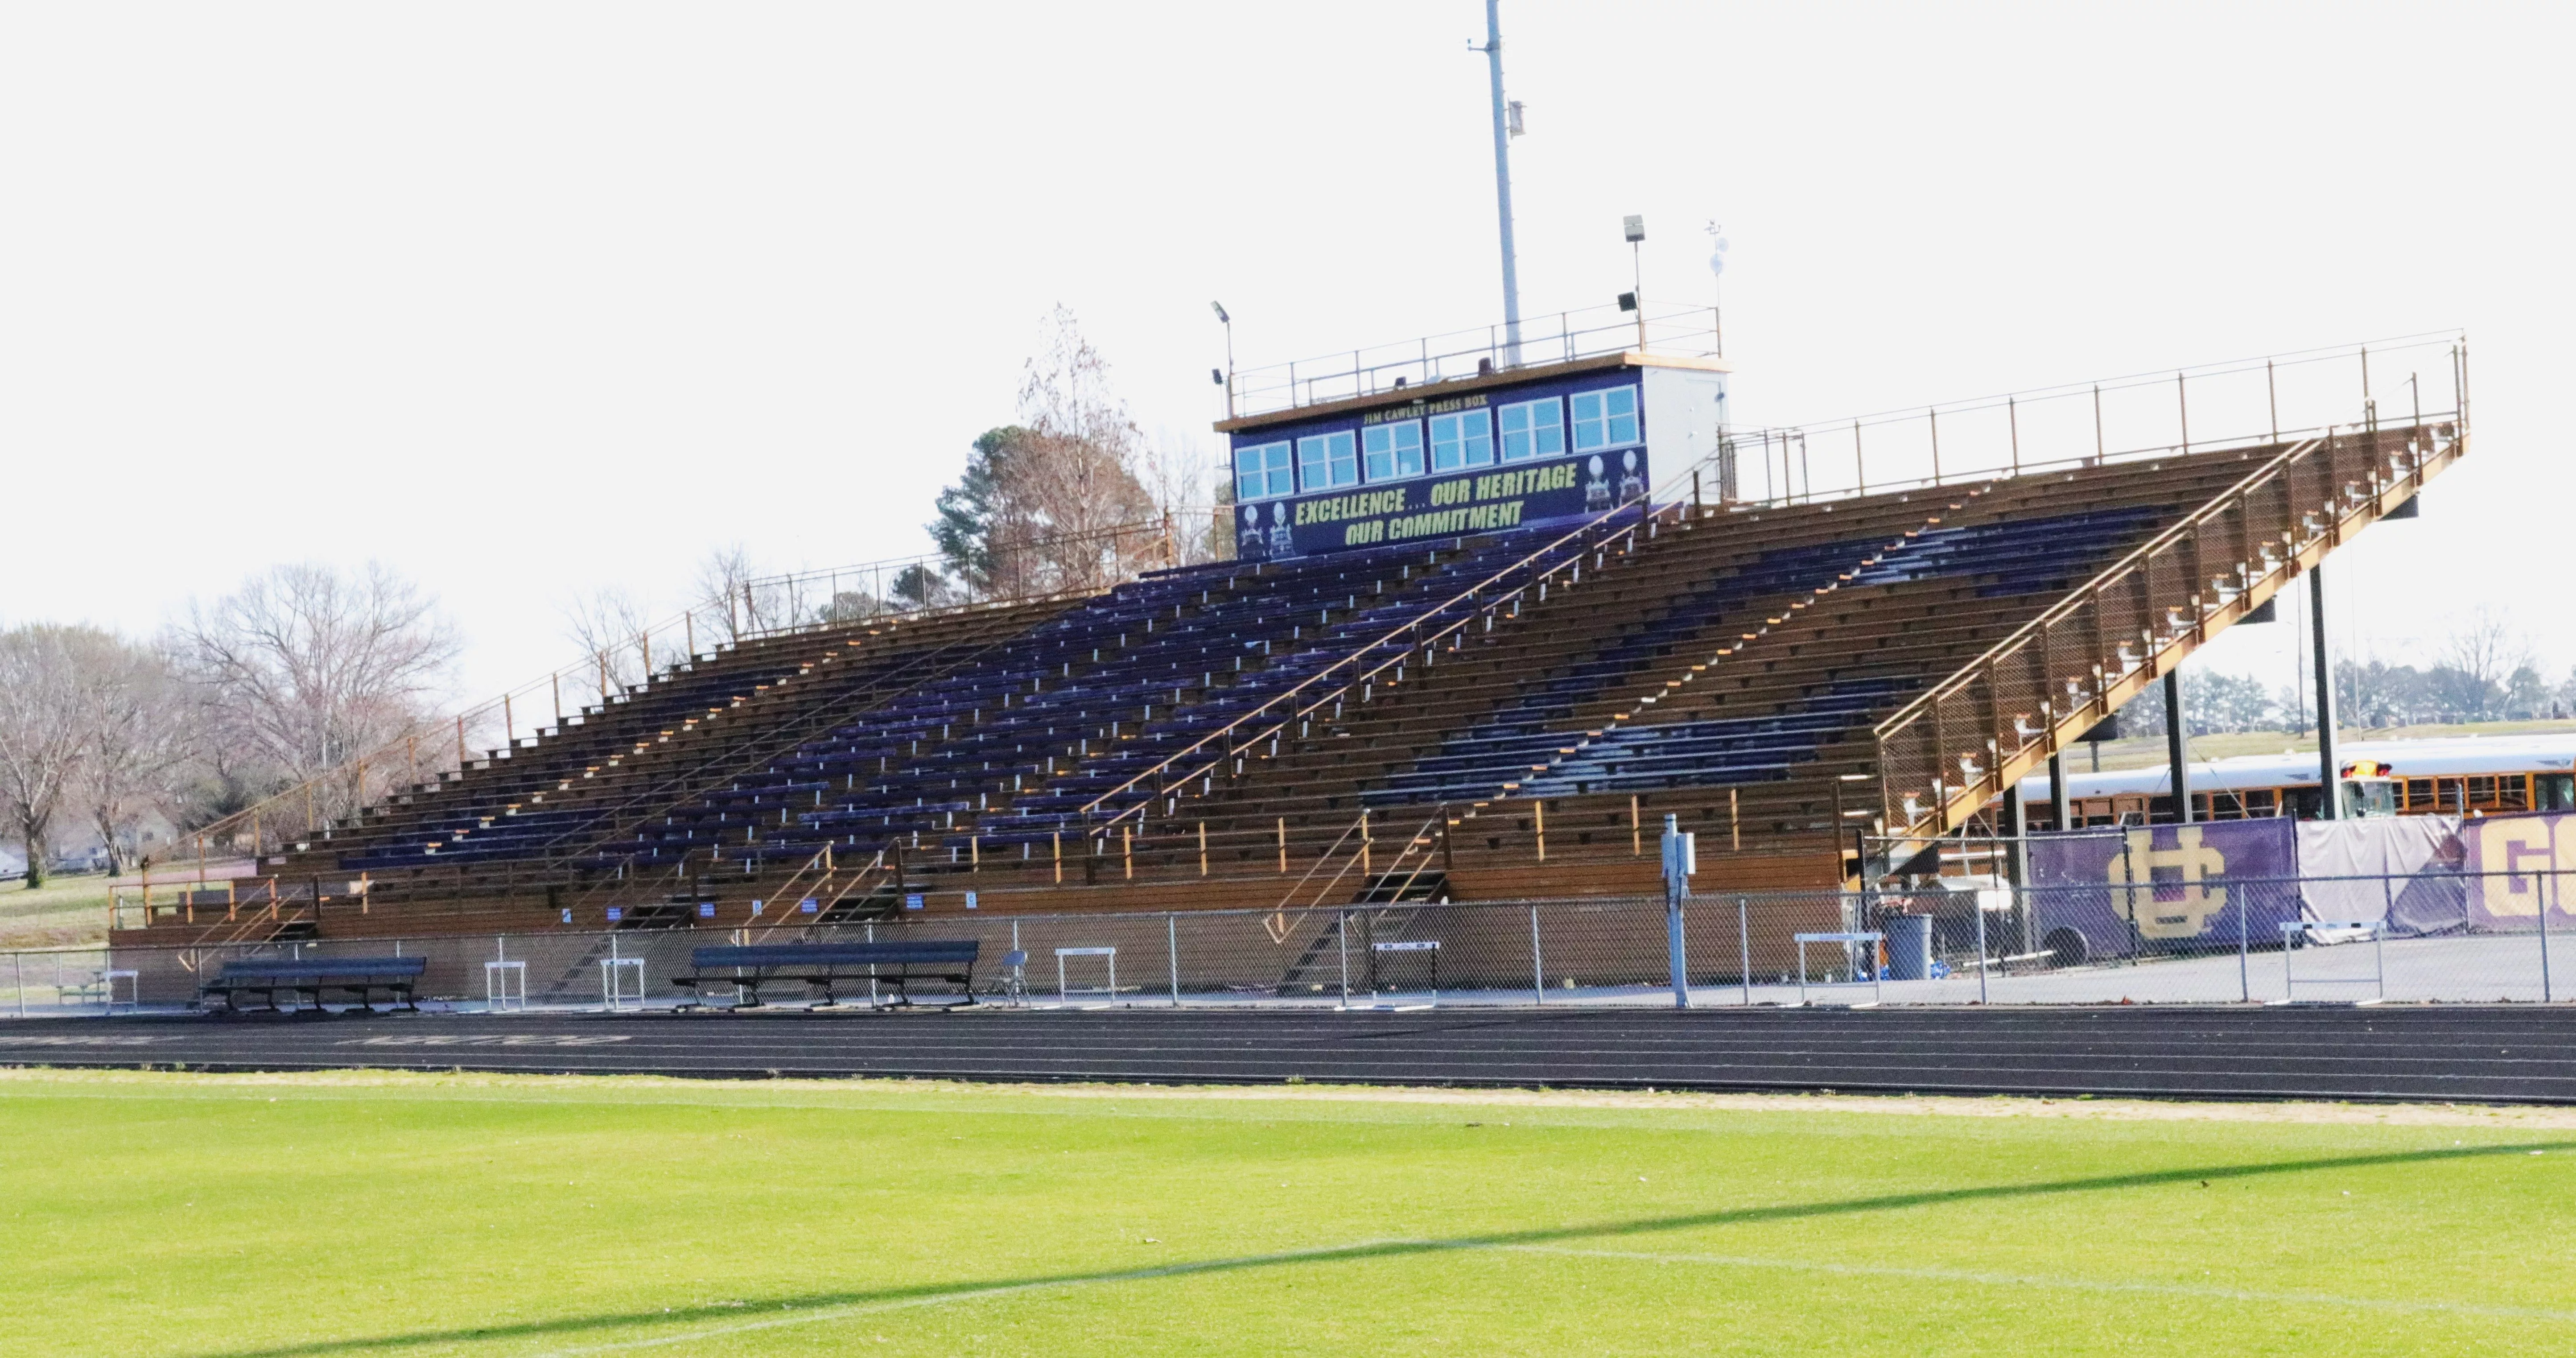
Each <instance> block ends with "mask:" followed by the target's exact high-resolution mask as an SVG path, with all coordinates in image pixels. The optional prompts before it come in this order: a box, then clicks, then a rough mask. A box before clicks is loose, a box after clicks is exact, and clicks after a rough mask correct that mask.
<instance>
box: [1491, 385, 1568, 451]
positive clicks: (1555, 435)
mask: <svg viewBox="0 0 2576 1358" xmlns="http://www.w3.org/2000/svg"><path fill="white" fill-rule="evenodd" d="M1502 417H1503V460H1504V461H1505V462H1524V461H1527V460H1529V459H1530V458H1534V457H1555V456H1556V455H1558V454H1559V453H1562V452H1564V451H1565V413H1564V411H1562V410H1561V409H1559V408H1558V406H1557V402H1556V398H1555V397H1553V396H1551V397H1549V398H1547V399H1546V400H1544V401H1523V402H1521V403H1520V404H1518V405H1508V406H1504V407H1503V409H1502Z"/></svg>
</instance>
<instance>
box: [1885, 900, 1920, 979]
mask: <svg viewBox="0 0 2576 1358" xmlns="http://www.w3.org/2000/svg"><path fill="white" fill-rule="evenodd" d="M1882 927H1884V928H1885V929H1886V931H1887V979H1889V980H1891V981H1925V980H1930V979H1931V977H1932V917H1931V916H1930V915H1890V916H1888V917H1887V923H1886V924H1885V925H1884V926H1882Z"/></svg>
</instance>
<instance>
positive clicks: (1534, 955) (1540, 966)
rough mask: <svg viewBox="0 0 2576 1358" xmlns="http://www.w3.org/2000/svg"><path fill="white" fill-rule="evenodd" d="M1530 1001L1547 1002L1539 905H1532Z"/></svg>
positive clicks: (1534, 1002)
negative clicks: (1541, 948) (1541, 953)
mask: <svg viewBox="0 0 2576 1358" xmlns="http://www.w3.org/2000/svg"><path fill="white" fill-rule="evenodd" d="M1530 1003H1532V1004H1545V1003H1547V966H1546V962H1545V959H1543V958H1542V957H1541V956H1540V955H1539V950H1538V907H1537V906H1535V905H1533V906H1531V907H1530Z"/></svg>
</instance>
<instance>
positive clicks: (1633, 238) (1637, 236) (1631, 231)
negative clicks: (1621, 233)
mask: <svg viewBox="0 0 2576 1358" xmlns="http://www.w3.org/2000/svg"><path fill="white" fill-rule="evenodd" d="M1620 225H1622V226H1624V227H1626V228H1627V230H1628V243H1629V244H1630V245H1634V244H1636V243H1637V242H1639V241H1641V240H1644V239H1645V238H1646V219H1645V218H1643V217H1640V216H1637V215H1635V214H1633V213H1632V214H1630V215H1629V216H1628V217H1627V218H1626V220H1624V221H1622V222H1621V223H1620Z"/></svg>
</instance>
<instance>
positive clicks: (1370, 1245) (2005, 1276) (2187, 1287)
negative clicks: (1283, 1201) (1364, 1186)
mask: <svg viewBox="0 0 2576 1358" xmlns="http://www.w3.org/2000/svg"><path fill="white" fill-rule="evenodd" d="M1389 1246H1398V1247H1411V1248H1410V1249H1408V1250H1406V1251H1405V1252H1407V1253H1415V1252H1419V1253H1421V1254H1426V1255H1427V1254H1447V1253H1458V1254H1469V1253H1479V1252H1487V1251H1490V1252H1494V1253H1504V1254H1543V1255H1552V1256H1556V1257H1561V1258H1572V1259H1604V1260H1613V1261H1618V1262H1624V1263H1640V1264H1659V1265H1667V1266H1671V1265H1689V1266H1698V1267H1703V1268H1731V1269H1769V1270H1777V1271H1783V1272H1792V1273H1824V1274H1831V1275H1834V1276H1837V1277H1851V1278H1895V1279H1904V1280H1908V1281H1914V1282H1940V1283H1965V1284H1970V1285H1974V1286H1981V1287H2011V1288H2021V1289H2034V1288H2040V1289H2054V1290H2058V1291H2065V1292H2090V1293H2111V1294H2121V1295H2136V1296H2159V1297H2190V1298H2194V1299H2198V1300H2204V1301H2227V1302H2247V1303H2259V1304H2262V1305H2270V1306H2323V1307H2330V1308H2336V1309H2356V1310H2367V1311H2384V1312H2396V1313H2404V1314H2422V1315H2450V1316H2476V1317H2480V1318H2484V1319H2495V1320H2539V1321H2549V1322H2554V1323H2560V1324H2565V1323H2569V1322H2576V1311H2570V1310H2557V1309H2552V1308H2548V1307H2540V1306H2500V1305H2485V1304H2480V1303H2477V1302H2457V1301H2428V1300H2416V1299H2411V1298H2392V1297H2350V1296H2342V1295H2338V1294H2334V1293H2327V1292H2273V1291H2261V1290H2257V1289H2254V1288H2244V1287H2223V1286H2219V1285H2216V1284H2204V1283H2160V1282H2145V1281H2121V1280H2116V1279H2089V1278H2053V1277H2045V1276H2039V1275H2032V1274H2020V1273H1990V1272H1985V1271H1982V1270H1976V1269H1954V1268H1907V1267H1900V1266H1895V1265H1883V1264H1842V1263H1829V1262H1821V1261H1816V1260H1808V1259H1778V1258H1766V1257H1761V1256H1753V1255H1732V1254H1667V1253H1658V1252H1654V1251H1647V1250H1603V1249H1582V1248H1579V1247H1576V1246H1571V1245H1513V1244H1502V1243H1492V1244H1488V1243H1485V1242H1481V1241H1474V1240H1464V1241H1458V1242H1455V1243H1451V1242H1446V1241H1430V1240H1402V1239H1390V1240H1363V1241H1357V1242H1354V1243H1351V1244H1347V1245H1325V1246H1320V1247H1317V1248H1314V1249H1304V1250H1282V1251H1278V1252H1276V1253H1270V1254H1249V1255H1239V1256H1236V1257H1233V1258H1227V1259H1206V1260H1201V1261H1198V1262H1196V1263H1186V1264H1165V1265H1161V1266H1158V1267H1154V1268H1139V1269H1129V1270H1127V1271H1125V1272H1120V1273H1103V1274H1098V1275H1095V1276H1092V1277H1082V1278H1050V1279H1042V1280H1038V1281H1033V1282H1024V1283H1001V1284H996V1285H994V1286H990V1287H970V1288H963V1289H960V1290H958V1291H955V1292H941V1293H936V1294H933V1295H930V1296H921V1297H903V1298H899V1299H896V1300H891V1301H875V1302H854V1303H850V1304H848V1305H842V1306H821V1307H816V1308H814V1309H813V1310H810V1311H797V1312H791V1313H788V1314H785V1315H776V1316H763V1317H761V1318H759V1319H757V1320H754V1319H748V1318H746V1319H742V1320H729V1321H726V1322H724V1323H722V1324H714V1325H696V1326H690V1327H687V1328H684V1329H682V1330H679V1331H677V1332H675V1333H671V1334H661V1335H655V1336H652V1337H650V1338H646V1339H626V1340H619V1341H616V1342H614V1343H607V1344H592V1345H586V1346H583V1347H580V1348H568V1349H547V1350H543V1351H541V1354H540V1358H578V1356H579V1355H584V1354H595V1353H630V1352H634V1351H636V1350H640V1349H655V1348H668V1347H671V1346H673V1345H676V1344H694V1343H702V1342H705V1341H707V1340H710V1339H720V1338H724V1337H726V1336H729V1335H739V1334H750V1333H756V1332H758V1331H762V1330H777V1329H785V1328H788V1327H791V1326H798V1325H820V1324H826V1323H829V1322H831V1321H837V1320H851V1319H855V1318H858V1317H861V1316H873V1315H883V1314H886V1313H888V1312H892V1311H909V1310H918V1309H920V1308H923V1307H928V1306H947V1305H952V1304H957V1303H963V1302H974V1301H989V1300H991V1299H993V1298H995V1297H1009V1296H1018V1295H1021V1294H1025V1293H1033V1292H1051V1291H1065V1290H1070V1289H1073V1288H1082V1287H1097V1286H1101V1285H1104V1284H1111V1283H1134V1282H1150V1281H1152V1280H1154V1279H1157V1278H1174V1277H1184V1276H1187V1275H1189V1274H1193V1273H1214V1272H1226V1271H1232V1270H1235V1269H1244V1268H1261V1267H1266V1266H1269V1265H1272V1264H1295V1263H1311V1262H1318V1261H1324V1260H1330V1259H1334V1258H1337V1257H1341V1256H1347V1255H1354V1254H1364V1253H1367V1252H1369V1251H1372V1250H1380V1249H1385V1248H1387V1247H1389ZM638 1323H639V1324H650V1323H652V1322H651V1321H650V1320H649V1319H648V1320H644V1321H640V1322H638Z"/></svg>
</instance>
